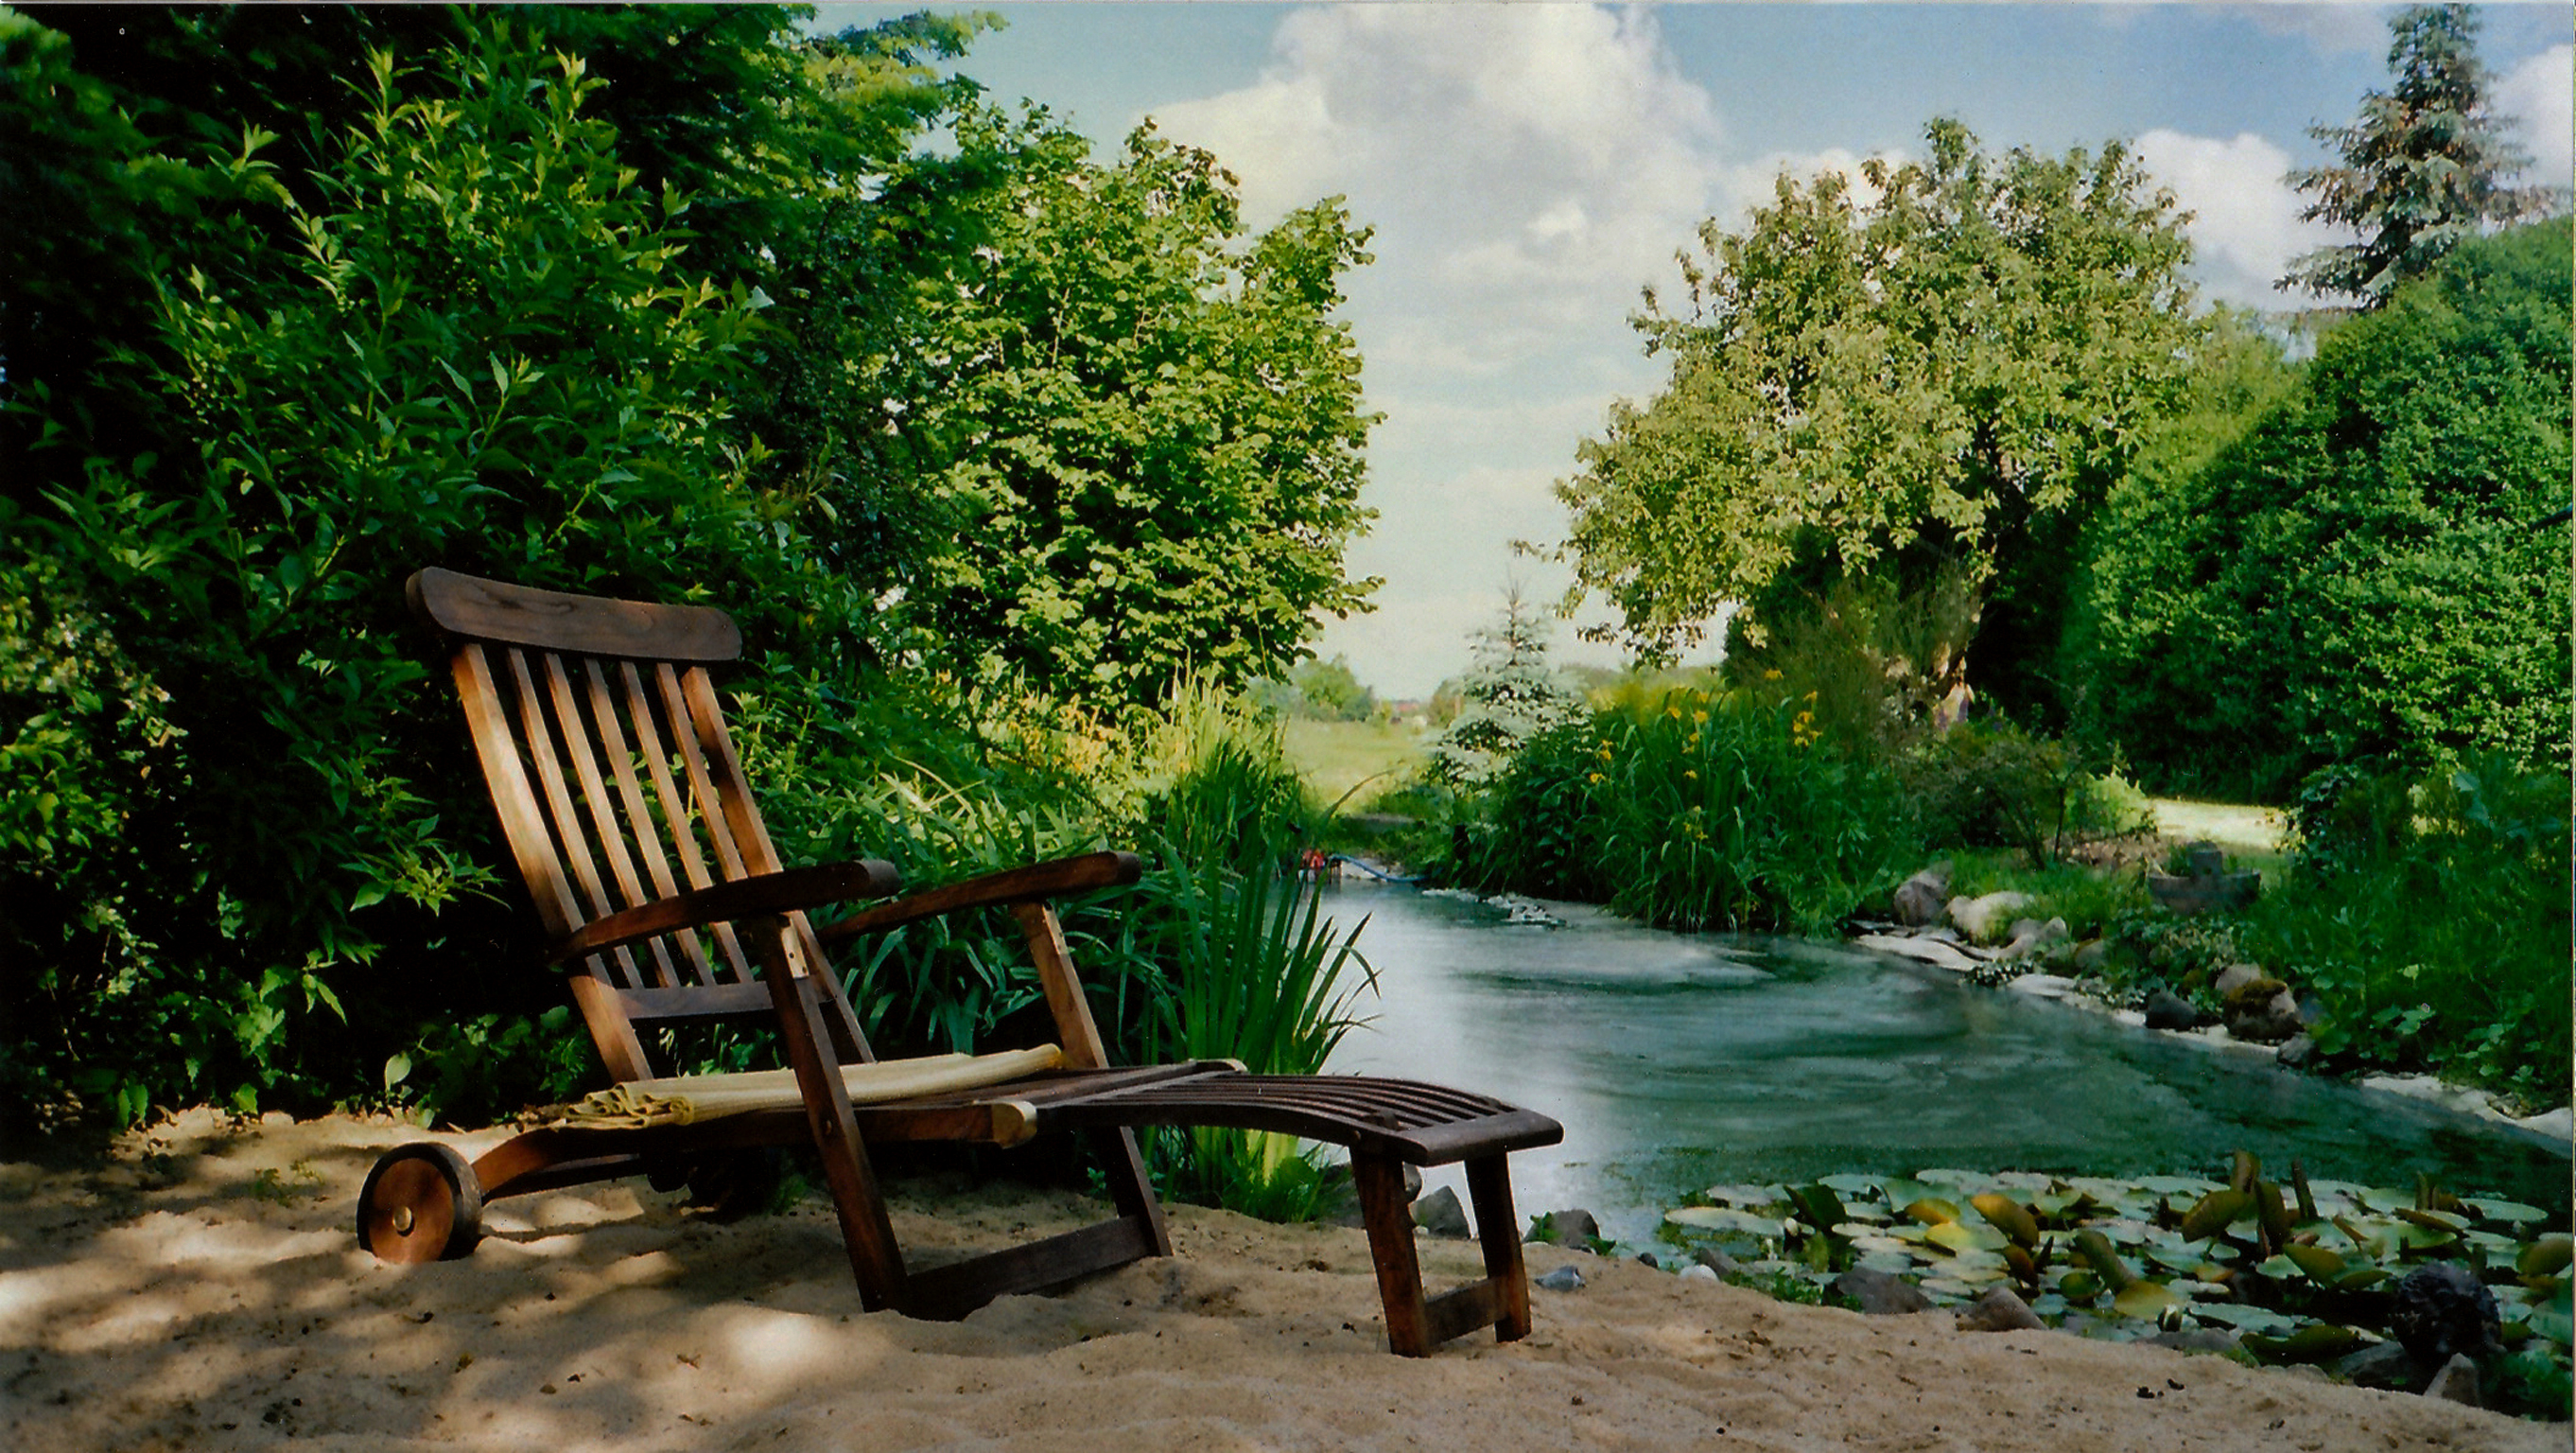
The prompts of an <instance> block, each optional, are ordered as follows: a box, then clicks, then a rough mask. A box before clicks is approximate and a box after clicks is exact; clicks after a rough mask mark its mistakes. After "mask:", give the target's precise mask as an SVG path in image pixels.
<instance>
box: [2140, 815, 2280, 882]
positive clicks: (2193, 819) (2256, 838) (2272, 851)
mask: <svg viewBox="0 0 2576 1453" xmlns="http://www.w3.org/2000/svg"><path fill="white" fill-rule="evenodd" d="M2147 800H2148V802H2149V803H2150V804H2151V805H2153V806H2154V808H2155V813H2156V836H2157V837H2159V838H2162V839H2164V840H2165V841H2167V842H2174V843H2185V842H2193V841H2207V842H2212V843H2216V844H2217V845H2218V847H2219V849H2220V851H2222V852H2225V853H2226V854H2227V855H2228V856H2229V857H2232V858H2237V859H2241V860H2242V861H2243V863H2244V865H2245V866H2246V867H2249V868H2257V869H2260V870H2262V871H2264V872H2266V873H2277V872H2278V871H2280V869H2281V868H2282V866H2283V865H2284V864H2285V863H2287V861H2288V854H2287V853H2285V852H2284V851H2283V850H2282V846H2281V834H2282V832H2283V830H2284V829H2285V828H2287V826H2288V825H2289V814H2288V813H2287V812H2285V811H2284V810H2282V809H2281V808H2278V807H2254V806H2248V805H2244V804H2240V803H2234V802H2192V801H2188V800H2186V799H2183V798H2179V797H2151V798H2149V799H2147Z"/></svg>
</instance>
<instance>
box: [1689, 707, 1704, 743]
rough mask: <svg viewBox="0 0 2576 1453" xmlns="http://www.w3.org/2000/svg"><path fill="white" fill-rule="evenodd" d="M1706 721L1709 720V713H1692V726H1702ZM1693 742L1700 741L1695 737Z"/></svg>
mask: <svg viewBox="0 0 2576 1453" xmlns="http://www.w3.org/2000/svg"><path fill="white" fill-rule="evenodd" d="M1706 720H1708V713H1707V712H1704V711H1695V712H1692V713H1691V724H1692V725H1693V726H1697V725H1698V724H1700V723H1701V722H1704V721H1706ZM1692 740H1694V741H1696V740H1698V739H1697V738H1695V737H1694V738H1693V739H1692Z"/></svg>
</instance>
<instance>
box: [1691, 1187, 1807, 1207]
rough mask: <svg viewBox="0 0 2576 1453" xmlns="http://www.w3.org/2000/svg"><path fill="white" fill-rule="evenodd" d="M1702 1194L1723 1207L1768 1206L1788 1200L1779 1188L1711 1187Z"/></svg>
mask: <svg viewBox="0 0 2576 1453" xmlns="http://www.w3.org/2000/svg"><path fill="white" fill-rule="evenodd" d="M1701 1194H1703V1195H1705V1196H1707V1197H1708V1198H1709V1199H1710V1200H1712V1201H1715V1202H1717V1203H1718V1204H1719V1205H1721V1206H1768V1205H1772V1204H1775V1203H1777V1202H1780V1201H1784V1200H1786V1199H1788V1197H1787V1195H1786V1194H1785V1193H1784V1192H1783V1191H1782V1190H1781V1189H1780V1188H1779V1187H1778V1186H1711V1187H1709V1188H1708V1189H1707V1190H1706V1191H1704V1192H1702V1193H1701Z"/></svg>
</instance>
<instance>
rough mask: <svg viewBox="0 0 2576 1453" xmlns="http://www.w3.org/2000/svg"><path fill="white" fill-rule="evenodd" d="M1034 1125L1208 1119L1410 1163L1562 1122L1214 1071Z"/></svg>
mask: <svg viewBox="0 0 2576 1453" xmlns="http://www.w3.org/2000/svg"><path fill="white" fill-rule="evenodd" d="M1033 1108H1034V1109H1035V1110H1036V1112H1037V1113H1036V1115H1035V1117H1034V1121H1033V1128H1034V1129H1037V1130H1041V1131H1045V1130H1058V1129H1074V1128H1078V1127H1089V1126H1107V1125H1121V1126H1136V1125H1204V1126H1224V1127H1228V1128H1231V1129H1237V1130H1272V1131H1278V1132H1280V1133H1282V1134H1286V1135H1295V1136H1299V1137H1301V1138H1303V1139H1306V1140H1320V1141H1324V1142H1327V1143H1329V1144H1333V1145H1342V1146H1348V1147H1349V1148H1350V1149H1351V1150H1353V1151H1354V1152H1357V1153H1361V1154H1369V1155H1387V1156H1393V1157H1394V1158H1396V1159H1398V1160H1401V1161H1405V1162H1408V1163H1410V1164H1413V1165H1446V1164H1448V1163H1450V1162H1452V1161H1459V1160H1467V1159H1470V1158H1473V1157H1476V1156H1482V1155H1494V1154H1501V1153H1504V1152H1508V1151H1514V1150H1528V1149H1531V1148H1533V1147H1536V1146H1542V1145H1555V1144H1557V1143H1558V1142H1560V1141H1562V1140H1564V1139H1565V1127H1564V1126H1562V1125H1559V1124H1558V1123H1557V1122H1556V1121H1554V1120H1551V1119H1549V1118H1548V1117H1547V1116H1545V1115H1541V1114H1538V1113H1537V1112H1536V1111H1531V1110H1523V1109H1521V1108H1519V1107H1518V1106H1515V1105H1510V1104H1506V1103H1504V1102H1503V1101H1501V1100H1496V1099H1493V1098H1491V1097H1490V1096H1485V1095H1472V1094H1469V1093H1467V1092H1466V1091H1464V1090H1452V1089H1449V1088H1447V1087H1445V1086H1441V1085H1426V1084H1422V1083H1420V1082H1418V1081H1414V1080H1389V1079H1378V1078H1374V1077H1370V1076H1364V1075H1247V1074H1240V1073H1236V1072H1232V1071H1223V1070H1219V1071H1210V1072H1207V1073H1204V1074H1197V1075H1191V1076H1187V1077H1184V1078H1176V1079H1170V1080H1162V1081H1157V1082H1154V1083H1150V1084H1143V1085H1137V1086H1132V1087H1108V1086H1104V1087H1101V1088H1099V1089H1098V1090H1097V1091H1095V1092H1092V1093H1085V1094H1081V1095H1079V1096H1077V1097H1072V1098H1067V1099H1064V1100H1060V1101H1046V1102H1038V1103H1035V1104H1034V1106H1033Z"/></svg>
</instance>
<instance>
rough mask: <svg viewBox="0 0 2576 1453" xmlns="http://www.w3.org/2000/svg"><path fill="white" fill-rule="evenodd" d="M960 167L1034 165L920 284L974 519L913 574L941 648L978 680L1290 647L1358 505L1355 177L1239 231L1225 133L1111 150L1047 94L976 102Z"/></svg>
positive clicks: (1352, 595)
mask: <svg viewBox="0 0 2576 1453" xmlns="http://www.w3.org/2000/svg"><path fill="white" fill-rule="evenodd" d="M955 126H956V131H957V138H958V144H959V147H960V149H961V151H962V153H963V155H962V157H961V158H960V160H959V162H958V163H957V164H958V165H961V166H965V167H968V168H973V169H993V170H999V171H1003V172H1006V173H1008V174H1009V175H1011V176H1012V177H1013V178H1014V179H1015V180H1014V184H1013V185H1012V186H1011V187H1009V188H1007V189H996V190H993V191H991V192H989V193H987V194H986V195H985V196H984V198H983V199H982V200H981V201H980V202H979V203H978V204H976V205H974V206H972V207H970V208H969V209H968V215H969V219H970V224H971V226H972V227H973V229H974V234H975V236H976V237H977V239H978V242H977V245H976V247H975V248H974V250H973V252H972V253H971V254H970V256H969V258H968V259H967V261H966V262H965V263H964V264H962V266H961V268H960V270H959V272H958V274H957V276H956V277H955V278H954V284H953V286H946V287H942V288H940V289H938V290H936V291H934V292H932V293H930V294H928V295H927V296H925V297H924V299H923V300H922V307H923V311H924V313H925V315H926V319H927V322H928V324H929V326H930V327H931V328H932V329H933V330H934V331H935V332H936V334H937V335H938V336H939V338H940V339H941V344H942V347H943V349H944V353H943V355H942V356H941V357H939V358H936V359H934V360H932V367H933V371H934V373H935V374H936V376H937V378H938V380H939V386H938V387H937V388H936V389H934V390H932V391H931V392H930V393H929V394H928V395H927V396H925V397H924V398H922V399H921V400H920V401H919V408H918V412H917V415H916V416H914V417H913V418H911V419H908V420H907V421H906V422H907V427H910V428H913V429H916V430H918V431H919V432H920V433H922V434H923V435H925V436H928V437H930V438H934V439H937V440H938V441H940V453H941V457H942V459H943V460H944V466H943V468H942V470H941V471H940V472H939V473H938V474H937V475H936V476H935V481H936V482H935V485H934V497H935V498H936V499H937V500H938V502H939V503H940V504H941V505H942V507H943V508H942V514H943V516H944V518H946V519H948V520H949V521H950V522H951V524H952V525H953V527H954V528H955V529H956V530H957V532H958V538H957V540H956V541H955V542H954V545H953V547H952V548H949V549H945V550H942V551H940V552H938V553H937V554H935V555H934V556H933V557H932V558H931V560H930V562H929V564H928V568H927V569H926V570H924V571H923V572H922V574H921V576H920V577H919V579H918V581H917V582H916V583H915V584H914V585H913V587H912V592H911V598H910V600H909V602H908V604H907V614H908V615H909V616H911V617H912V618H913V619H915V620H917V621H918V622H919V623H920V624H921V625H922V626H923V627H925V628H926V630H927V631H928V634H929V636H930V638H931V640H932V641H933V642H936V643H942V644H933V645H931V646H929V647H928V649H929V650H930V651H931V652H932V654H934V655H936V656H940V657H943V658H946V659H949V660H951V661H953V662H954V664H956V665H957V666H959V667H960V668H961V669H963V670H965V671H968V672H969V673H971V674H973V675H974V676H976V677H977V678H979V679H997V678H998V677H999V676H1000V675H1002V674H1004V673H1012V672H1015V673H1017V674H1019V675H1020V676H1022V677H1023V678H1024V679H1026V680H1029V681H1031V682H1033V683H1036V684H1038V685H1040V686H1042V687H1047V688H1052V689H1056V690H1058V691H1062V692H1067V693H1073V694H1080V695H1087V696H1093V697H1105V698H1123V699H1129V700H1138V701H1149V700H1152V699H1154V698H1155V697H1157V696H1159V695H1161V693H1162V692H1163V691H1164V690H1166V689H1167V688H1168V687H1169V685H1170V683H1171V682H1172V681H1173V679H1174V678H1175V677H1177V676H1178V675H1180V674H1181V673H1183V672H1185V671H1189V670H1198V671H1205V672H1213V673H1215V675H1216V676H1217V677H1219V678H1220V679H1222V680H1225V681H1227V682H1229V683H1240V682H1243V681H1246V680H1249V679H1251V678H1253V677H1256V676H1258V675H1260V674H1262V671H1263V670H1264V668H1266V667H1268V666H1270V665H1271V664H1273V663H1276V662H1281V661H1285V660H1288V659H1290V658H1291V657H1293V656H1294V654H1295V653H1296V650H1297V647H1298V643H1299V642H1301V641H1302V640H1304V639H1305V637H1306V636H1308V635H1309V634H1311V633H1312V631H1313V630H1314V628H1315V627H1314V620H1313V617H1314V614H1315V613H1316V612H1318V611H1323V612H1329V613H1332V614H1346V613H1348V612H1349V611H1351V610H1353V609H1357V608H1360V607H1361V606H1362V605H1363V603H1364V601H1365V599H1366V597H1367V595H1368V593H1369V591H1370V589H1371V588H1372V587H1373V586H1374V585H1375V582H1374V581H1349V580H1345V579H1344V578H1343V575H1342V569H1341V558H1342V546H1343V544H1344V542H1346V541H1347V540H1348V539H1349V538H1350V537H1351V535H1352V534H1353V533H1354V532H1355V531H1356V530H1358V529H1359V528H1360V527H1361V526H1362V525H1363V524H1364V523H1365V522H1366V520H1367V519H1368V517H1369V512H1368V511H1366V510H1363V509H1362V508H1360V505H1359V487H1360V480H1361V476H1362V458H1361V446H1362V444H1363V443H1364V442H1365V440H1366V437H1367V433H1368V429H1369V425H1370V424H1371V423H1372V422H1373V416H1370V415H1365V414H1363V413H1361V412H1360V393H1359V364H1360V359H1359V350H1358V347H1357V346H1356V345H1355V344H1354V343H1353V342H1352V341H1351V338H1350V335H1349V333H1348V331H1347V329H1346V328H1344V327H1343V326H1342V325H1339V324H1336V323H1334V322H1333V321H1331V313H1332V311H1333V309H1334V307H1335V306H1336V305H1337V304H1339V303H1340V301H1341V294H1340V292H1339V289H1338V285H1337V282H1336V279H1337V277H1338V275H1339V274H1340V272H1341V271H1342V270H1343V269H1345V268H1347V267H1350V266H1353V265H1356V264H1359V263H1363V262H1366V261H1367V260H1368V254H1367V253H1366V252H1365V251H1364V250H1363V249H1364V247H1365V245H1366V243H1367V241H1368V233H1367V230H1366V229H1354V228H1353V227H1352V226H1351V225H1350V222H1349V218H1348V216H1347V215H1346V214H1345V213H1344V212H1343V210H1342V209H1341V207H1340V205H1339V204H1338V201H1328V202H1322V203H1318V204H1316V205H1315V206H1313V207H1309V208H1306V209H1303V210H1301V211H1297V212H1292V213H1290V214H1289V215H1288V216H1287V217H1286V218H1284V219H1283V220H1281V221H1280V222H1279V224H1278V225H1277V226H1275V227H1273V228H1271V229H1270V230H1269V231H1268V232H1265V233H1263V234H1261V235H1260V236H1259V237H1256V238H1252V239H1250V240H1249V242H1248V245H1238V244H1241V243H1242V242H1243V237H1242V227H1241V224H1240V223H1239V221H1238V220H1237V216H1236V205H1235V198H1234V192H1233V188H1232V184H1231V182H1232V179H1231V178H1230V177H1228V176H1227V175H1226V174H1225V173H1224V172H1223V171H1222V170H1221V169H1220V168H1219V167H1218V166H1217V162H1216V158H1215V157H1213V156H1211V155H1209V154H1208V153H1206V152H1204V151H1200V150H1198V149H1196V148H1193V147H1186V146H1175V145H1173V144H1172V143H1170V142H1167V141H1165V140H1163V139H1162V138H1161V137H1159V136H1157V135H1155V134H1154V132H1153V130H1152V129H1151V128H1150V127H1146V128H1142V129H1139V130H1138V131H1137V132H1136V133H1135V134H1134V135H1132V136H1130V137H1129V138H1128V141H1127V149H1126V153H1125V155H1124V156H1122V157H1121V158H1120V160H1119V162H1118V163H1117V164H1116V165H1114V166H1100V165H1097V164H1094V163H1092V162H1091V161H1090V160H1088V157H1087V153H1088V151H1089V143H1087V142H1085V141H1084V140H1083V139H1082V138H1081V137H1079V136H1077V135H1075V134H1073V133H1072V132H1069V131H1065V130H1062V129H1060V128H1057V127H1054V126H1052V125H1049V124H1047V123H1046V122H1045V121H1044V119H1043V118H1042V117H1031V118H1028V119H1025V120H1022V121H1019V122H1012V121H1010V120H1009V119H1007V118H1005V117H1003V116H1001V115H1000V114H998V113H995V112H993V111H991V110H990V109H988V108H983V107H970V108H967V109H966V110H965V111H964V112H962V113H961V114H960V115H959V116H958V118H957V120H956V122H955Z"/></svg>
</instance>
